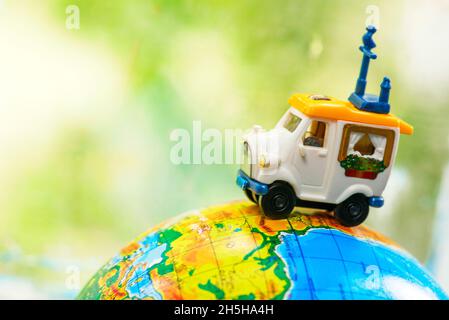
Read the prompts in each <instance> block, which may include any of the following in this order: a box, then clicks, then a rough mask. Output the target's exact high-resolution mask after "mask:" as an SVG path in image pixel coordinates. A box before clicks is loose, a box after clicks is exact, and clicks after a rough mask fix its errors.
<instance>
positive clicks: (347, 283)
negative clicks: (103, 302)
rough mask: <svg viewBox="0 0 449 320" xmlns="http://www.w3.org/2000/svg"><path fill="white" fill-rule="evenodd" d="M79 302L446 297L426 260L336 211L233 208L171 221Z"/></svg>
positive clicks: (115, 263) (115, 262) (128, 250)
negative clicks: (283, 215)
mask: <svg viewBox="0 0 449 320" xmlns="http://www.w3.org/2000/svg"><path fill="white" fill-rule="evenodd" d="M79 298H80V299H447V296H446V294H445V293H444V292H443V290H442V289H441V288H440V286H439V285H438V284H437V283H436V282H435V281H434V280H433V279H432V277H431V276H430V275H429V273H427V271H426V270H425V269H424V268H423V267H422V266H421V265H420V263H419V262H418V261H417V260H416V259H415V258H413V257H412V256H411V255H410V254H408V253H407V252H405V251H404V250H403V249H401V248H400V247H399V246H397V245H396V244H395V243H393V242H392V241H391V240H389V239H387V238H386V237H384V236H382V235H380V234H379V233H377V232H374V231H372V230H370V229H368V228H367V227H365V226H363V225H362V226H358V227H355V228H346V227H343V226H341V225H339V224H338V222H336V220H334V218H333V217H331V216H330V215H329V214H313V215H305V214H302V213H300V212H299V211H298V210H297V211H295V212H294V213H293V214H292V215H291V216H290V218H289V219H283V220H270V219H268V218H265V217H264V216H263V215H262V214H261V212H260V211H259V207H258V206H256V205H253V204H251V203H249V202H234V203H230V204H225V205H221V206H215V207H211V208H207V209H204V210H200V211H195V212H190V213H186V214H183V215H180V216H178V217H176V218H174V219H172V220H169V221H167V222H165V223H163V224H161V225H159V226H157V227H155V228H153V229H151V230H149V231H148V232H146V233H144V234H142V235H141V236H140V237H138V238H137V239H136V240H135V241H133V242H131V243H130V244H129V245H128V246H126V247H125V248H124V249H122V250H121V252H120V253H119V254H118V255H116V256H115V257H114V258H112V259H111V260H110V261H109V262H107V263H106V265H104V266H103V267H102V268H101V269H100V270H99V271H98V272H97V273H96V274H95V275H94V276H93V278H92V279H91V280H90V281H89V282H88V283H87V285H86V286H85V287H84V289H83V290H82V291H81V293H80V295H79Z"/></svg>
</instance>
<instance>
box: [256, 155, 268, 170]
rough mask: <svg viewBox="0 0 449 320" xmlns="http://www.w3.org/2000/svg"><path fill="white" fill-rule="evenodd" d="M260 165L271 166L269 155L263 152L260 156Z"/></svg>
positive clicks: (262, 166) (261, 166) (263, 166)
mask: <svg viewBox="0 0 449 320" xmlns="http://www.w3.org/2000/svg"><path fill="white" fill-rule="evenodd" d="M258 164H259V167H260V168H269V167H270V159H268V157H267V155H265V154H261V155H260V156H259V162H258Z"/></svg>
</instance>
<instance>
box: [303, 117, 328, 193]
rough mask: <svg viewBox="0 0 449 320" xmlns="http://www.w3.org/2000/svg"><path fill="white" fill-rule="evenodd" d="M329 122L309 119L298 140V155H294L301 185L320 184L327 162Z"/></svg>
mask: <svg viewBox="0 0 449 320" xmlns="http://www.w3.org/2000/svg"><path fill="white" fill-rule="evenodd" d="M328 131H329V123H328V122H325V121H319V120H313V119H311V120H310V124H309V126H308V128H307V129H306V131H305V132H304V133H303V134H302V135H300V137H299V141H298V147H299V152H298V154H299V156H297V157H296V159H297V161H296V163H297V169H298V171H299V172H300V179H301V185H305V186H322V185H323V183H324V178H325V175H326V171H327V170H326V169H327V162H328V153H329V152H328V143H327V140H328V136H329V133H328Z"/></svg>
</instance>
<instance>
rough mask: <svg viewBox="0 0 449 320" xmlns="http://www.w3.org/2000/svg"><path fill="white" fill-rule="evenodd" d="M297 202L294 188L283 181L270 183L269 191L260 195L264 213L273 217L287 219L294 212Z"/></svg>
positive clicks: (260, 203)
mask: <svg viewBox="0 0 449 320" xmlns="http://www.w3.org/2000/svg"><path fill="white" fill-rule="evenodd" d="M295 203H296V195H295V193H294V191H293V189H292V188H291V187H290V186H289V185H288V184H287V183H282V182H275V183H273V184H272V185H270V187H269V189H268V193H267V194H266V195H264V196H260V197H259V205H260V206H261V207H262V211H263V213H264V214H265V215H266V216H267V217H270V218H272V219H285V218H287V217H288V216H289V215H290V213H291V212H292V210H293V208H294V207H295Z"/></svg>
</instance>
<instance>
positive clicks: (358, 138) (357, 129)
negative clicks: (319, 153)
mask: <svg viewBox="0 0 449 320" xmlns="http://www.w3.org/2000/svg"><path fill="white" fill-rule="evenodd" d="M394 135H395V134H394V131H393V130H387V129H380V128H372V127H365V126H357V125H345V128H344V131H343V137H342V143H341V147H340V152H339V159H338V160H339V161H343V160H345V159H346V160H348V159H349V160H352V161H353V162H354V161H356V160H357V161H358V162H360V163H362V162H363V166H362V165H360V166H359V167H370V168H371V167H372V166H375V165H378V166H381V167H388V165H389V164H390V160H391V155H392V150H393V143H394Z"/></svg>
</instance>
